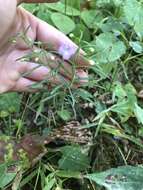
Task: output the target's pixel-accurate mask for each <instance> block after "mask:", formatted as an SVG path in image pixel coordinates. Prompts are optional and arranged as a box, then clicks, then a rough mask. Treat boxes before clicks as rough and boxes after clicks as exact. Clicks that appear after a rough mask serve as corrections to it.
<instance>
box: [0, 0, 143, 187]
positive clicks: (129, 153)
mask: <svg viewBox="0 0 143 190" xmlns="http://www.w3.org/2000/svg"><path fill="white" fill-rule="evenodd" d="M23 6H24V7H25V8H26V9H27V10H29V11H30V12H32V13H33V14H35V15H36V16H38V17H39V18H40V19H43V20H44V21H45V22H47V23H49V24H52V25H53V26H55V27H56V28H57V29H59V30H60V31H62V32H64V33H65V34H66V35H68V36H69V37H70V38H71V39H72V40H73V41H74V42H75V43H76V44H77V45H79V46H80V47H81V48H83V50H84V51H85V52H86V57H87V58H88V59H92V60H94V61H95V65H93V66H91V67H90V68H89V81H88V84H85V85H83V86H82V87H78V88H76V89H71V87H70V86H68V87H67V86H64V88H63V85H62V84H61V85H59V86H58V85H57V86H56V87H54V88H53V89H52V90H50V91H44V92H39V93H35V94H31V95H28V96H27V95H22V96H21V95H19V94H16V93H11V94H4V95H0V118H1V121H0V125H1V126H2V127H1V131H2V132H3V131H4V133H8V134H10V135H11V134H12V135H14V136H16V138H19V137H20V136H22V135H23V134H25V133H28V132H34V133H38V134H39V133H40V134H41V133H44V134H49V132H51V131H52V129H54V128H55V127H59V126H61V125H67V131H68V127H70V126H71V123H70V121H78V122H79V123H80V125H81V126H80V127H83V128H84V129H85V128H91V133H92V135H93V144H92V146H91V144H88V143H87V144H86V145H83V144H82V145H77V144H76V145H75V144H74V143H73V144H72V143H71V144H70V143H68V142H66V143H68V144H66V143H65V142H59V141H58V140H57V141H56V140H55V141H54V145H53V144H52V145H51V146H50V148H48V149H47V150H48V151H49V152H48V153H47V155H46V156H45V157H44V159H41V158H39V159H40V163H39V164H37V166H35V168H34V169H33V171H30V172H29V174H26V175H25V176H24V177H23V180H22V181H21V183H20V187H21V188H23V186H24V185H27V186H28V184H30V185H29V186H28V187H29V189H30V188H31V189H34V190H36V188H37V184H38V188H39V189H40V188H41V189H42V190H43V189H44V190H63V189H89V190H93V189H97V190H101V188H102V187H99V186H97V184H99V185H100V186H104V187H105V188H107V189H108V190H115V189H116V190H125V189H130V190H141V189H142V188H143V185H142V184H143V182H142V177H143V176H142V173H143V171H142V170H143V169H142V167H140V166H134V167H131V166H128V165H138V164H140V163H141V164H142V157H143V155H142V149H143V144H142V137H143V102H142V99H143V61H142V60H143V42H142V39H143V1H142V0H96V1H95V0H91V1H87V0H72V1H71V0H61V1H60V2H58V3H53V4H50V3H49V4H24V5H23ZM72 65H73V66H75V65H74V63H72ZM53 73H58V68H56V71H55V70H54V71H53ZM46 82H47V81H46ZM43 84H45V82H43ZM40 85H41V83H40ZM40 85H39V86H40ZM21 97H23V99H21ZM20 110H21V112H20ZM13 113H14V114H13ZM18 126H19V127H18ZM78 127H79V126H78ZM67 131H65V133H66V132H67ZM15 134H16V135H15ZM70 135H71V137H73V136H74V135H75V134H74V131H73V132H72V134H70ZM78 135H79V136H80V134H78ZM88 135H89V134H88V133H87V134H85V137H86V139H87V141H88ZM82 137H83V136H80V138H81V139H82ZM85 137H84V138H85ZM57 138H58V136H57ZM80 138H79V140H80ZM53 146H54V147H53ZM121 165H126V166H123V167H118V168H114V167H117V166H121ZM112 167H113V169H112ZM107 168H111V169H109V170H106V169H107ZM97 171H101V172H100V173H99V172H98V173H97ZM104 171H105V172H104ZM3 173H4V172H3ZM90 173H91V174H90ZM13 176H14V174H12V176H11V177H10V178H9V176H8V175H7V173H5V180H6V179H7V182H5V185H7V184H8V183H9V182H10V181H11V180H12V179H13V178H14V177H13ZM36 176H37V177H36ZM35 178H36V182H35V184H34V187H33V183H34V182H33V181H34V179H35ZM39 178H40V180H39ZM0 179H1V178H0ZM87 179H89V180H87ZM40 182H41V186H40ZM93 182H95V183H96V184H95V183H93ZM3 186H4V185H3ZM27 186H26V188H27ZM79 186H80V187H79ZM31 189H30V190H31ZM19 190H21V189H19Z"/></svg>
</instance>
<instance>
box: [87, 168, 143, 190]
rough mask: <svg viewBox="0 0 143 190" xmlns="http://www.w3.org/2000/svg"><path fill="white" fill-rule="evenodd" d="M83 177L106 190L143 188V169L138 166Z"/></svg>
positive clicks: (137, 189) (138, 189) (139, 189)
mask: <svg viewBox="0 0 143 190" xmlns="http://www.w3.org/2000/svg"><path fill="white" fill-rule="evenodd" d="M85 177H87V178H88V179H90V180H93V181H95V182H96V183H98V184H99V185H102V186H104V187H106V188H107V189H108V190H114V189H116V190H127V189H130V190H135V189H136V190H141V189H142V188H143V183H142V178H143V168H142V167H139V166H137V167H132V166H123V167H118V168H113V169H110V170H107V171H105V172H101V173H95V174H88V175H86V176H85Z"/></svg>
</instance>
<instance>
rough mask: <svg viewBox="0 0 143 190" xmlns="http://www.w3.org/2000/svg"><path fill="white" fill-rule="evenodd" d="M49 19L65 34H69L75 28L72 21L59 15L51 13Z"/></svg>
mask: <svg viewBox="0 0 143 190" xmlns="http://www.w3.org/2000/svg"><path fill="white" fill-rule="evenodd" d="M51 19H52V21H53V23H54V24H55V26H56V27H57V28H58V29H60V30H61V31H62V32H63V33H65V34H69V33H70V32H72V31H73V30H74V28H75V23H74V22H73V21H72V19H70V18H69V17H67V16H65V15H63V14H61V13H53V14H52V15H51Z"/></svg>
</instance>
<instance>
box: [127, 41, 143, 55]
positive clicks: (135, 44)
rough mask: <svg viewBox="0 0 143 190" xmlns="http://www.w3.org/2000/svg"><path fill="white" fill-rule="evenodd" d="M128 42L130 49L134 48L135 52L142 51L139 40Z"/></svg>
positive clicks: (142, 47)
mask: <svg viewBox="0 0 143 190" xmlns="http://www.w3.org/2000/svg"><path fill="white" fill-rule="evenodd" d="M129 44H130V46H131V47H132V49H133V50H134V52H136V53H142V52H143V46H142V44H141V42H139V41H130V42H129Z"/></svg>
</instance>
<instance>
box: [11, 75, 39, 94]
mask: <svg viewBox="0 0 143 190" xmlns="http://www.w3.org/2000/svg"><path fill="white" fill-rule="evenodd" d="M34 84H35V81H32V80H29V79H27V78H23V77H22V78H20V79H19V80H18V81H17V82H16V85H15V86H14V87H13V88H12V89H11V90H10V91H13V92H34V91H35V90H34V89H32V85H34Z"/></svg>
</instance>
